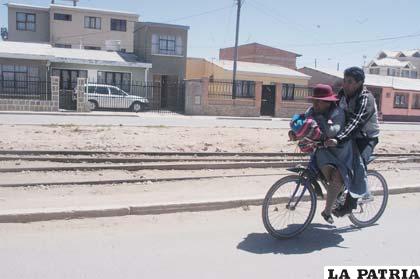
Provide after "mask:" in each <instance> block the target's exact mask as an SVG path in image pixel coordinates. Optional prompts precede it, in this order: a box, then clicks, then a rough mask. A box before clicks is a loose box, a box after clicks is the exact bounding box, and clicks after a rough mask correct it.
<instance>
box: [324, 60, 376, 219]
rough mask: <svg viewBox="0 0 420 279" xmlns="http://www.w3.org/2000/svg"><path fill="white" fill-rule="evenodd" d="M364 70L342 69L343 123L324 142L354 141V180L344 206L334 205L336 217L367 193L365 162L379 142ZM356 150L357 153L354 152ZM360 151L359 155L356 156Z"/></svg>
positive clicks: (340, 104) (370, 94) (341, 105)
mask: <svg viewBox="0 0 420 279" xmlns="http://www.w3.org/2000/svg"><path fill="white" fill-rule="evenodd" d="M364 81H365V74H364V72H363V70H362V69H361V68H358V67H351V68H348V69H346V70H345V72H344V83H343V89H342V90H341V91H340V92H339V93H338V97H339V102H338V104H339V107H340V108H342V109H343V110H344V111H345V114H346V125H345V127H344V129H343V130H342V131H340V132H339V133H338V134H337V135H336V136H335V137H334V138H333V139H329V140H327V142H326V145H327V146H337V145H338V146H339V145H341V144H343V143H345V142H347V141H350V140H351V141H353V146H354V148H353V150H354V152H355V154H354V155H355V156H354V160H353V183H351V185H352V187H351V189H349V192H348V194H347V197H346V201H345V203H344V205H343V206H341V207H339V208H336V209H335V210H334V211H333V214H334V215H335V216H337V217H341V216H344V215H346V214H348V213H351V211H352V210H353V209H355V208H356V207H357V199H358V198H361V197H365V196H366V195H368V189H367V178H366V165H367V163H368V161H369V158H370V156H371V155H372V153H373V150H374V148H375V146H376V145H377V144H378V136H379V124H378V109H377V106H376V103H375V98H374V96H373V95H372V93H371V92H369V91H368V90H367V89H366V88H365V87H364V85H363V84H364ZM357 151H358V153H359V154H356V152H357ZM359 155H360V156H359Z"/></svg>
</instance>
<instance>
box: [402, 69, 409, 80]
mask: <svg viewBox="0 0 420 279" xmlns="http://www.w3.org/2000/svg"><path fill="white" fill-rule="evenodd" d="M401 76H402V77H406V78H408V77H410V71H409V70H402V71H401Z"/></svg>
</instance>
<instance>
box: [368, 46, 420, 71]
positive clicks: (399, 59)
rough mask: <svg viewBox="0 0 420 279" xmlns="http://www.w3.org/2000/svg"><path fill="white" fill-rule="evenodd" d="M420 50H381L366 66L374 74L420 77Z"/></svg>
mask: <svg viewBox="0 0 420 279" xmlns="http://www.w3.org/2000/svg"><path fill="white" fill-rule="evenodd" d="M419 71H420V50H407V51H381V52H380V53H379V54H378V55H377V58H376V59H374V60H372V61H371V62H370V63H369V64H368V65H367V66H366V67H365V72H367V73H369V74H373V75H382V76H395V77H405V78H420V75H419Z"/></svg>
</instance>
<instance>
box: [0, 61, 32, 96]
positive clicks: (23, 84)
mask: <svg viewBox="0 0 420 279" xmlns="http://www.w3.org/2000/svg"><path fill="white" fill-rule="evenodd" d="M0 73H1V76H0V80H1V87H2V88H8V89H13V90H15V89H22V88H25V89H27V88H28V87H29V85H31V84H32V85H34V86H36V84H34V82H39V80H40V79H39V69H38V68H37V67H33V66H25V65H0Z"/></svg>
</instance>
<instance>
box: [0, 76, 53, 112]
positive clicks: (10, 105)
mask: <svg viewBox="0 0 420 279" xmlns="http://www.w3.org/2000/svg"><path fill="white" fill-rule="evenodd" d="M58 98H59V78H58V77H51V100H48V101H41V100H22V99H19V100H17V99H0V110H3V111H58V105H59V103H58V101H59V100H58Z"/></svg>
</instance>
